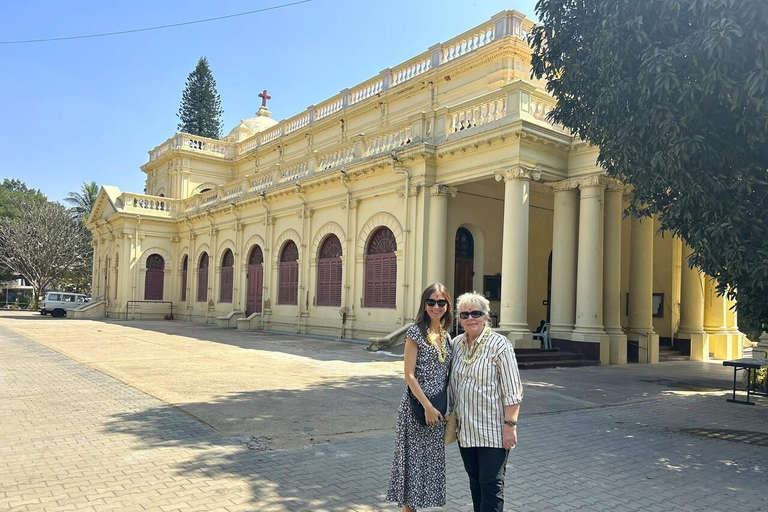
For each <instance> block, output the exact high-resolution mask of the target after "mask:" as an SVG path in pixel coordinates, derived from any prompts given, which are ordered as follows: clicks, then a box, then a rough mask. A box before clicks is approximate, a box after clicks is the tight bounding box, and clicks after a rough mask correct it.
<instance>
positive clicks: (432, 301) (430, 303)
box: [424, 299, 448, 308]
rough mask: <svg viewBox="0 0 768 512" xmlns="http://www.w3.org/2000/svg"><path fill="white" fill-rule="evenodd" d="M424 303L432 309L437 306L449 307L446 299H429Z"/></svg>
mask: <svg viewBox="0 0 768 512" xmlns="http://www.w3.org/2000/svg"><path fill="white" fill-rule="evenodd" d="M424 302H425V303H426V305H427V306H429V307H431V308H433V307H435V306H436V305H437V306H438V307H441V308H444V307H445V306H447V305H448V301H447V300H445V299H440V300H435V299H427V300H425V301H424Z"/></svg>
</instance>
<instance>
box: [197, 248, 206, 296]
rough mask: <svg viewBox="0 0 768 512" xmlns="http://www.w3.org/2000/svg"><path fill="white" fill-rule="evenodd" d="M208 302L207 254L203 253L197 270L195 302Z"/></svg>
mask: <svg viewBox="0 0 768 512" xmlns="http://www.w3.org/2000/svg"><path fill="white" fill-rule="evenodd" d="M207 300H208V254H207V253H203V255H202V256H201V257H200V264H199V265H198V269H197V302H206V301H207Z"/></svg>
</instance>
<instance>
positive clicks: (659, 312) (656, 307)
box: [651, 293, 664, 318]
mask: <svg viewBox="0 0 768 512" xmlns="http://www.w3.org/2000/svg"><path fill="white" fill-rule="evenodd" d="M651 308H652V311H653V316H654V317H655V318H664V294H663V293H654V294H653V305H652V306H651Z"/></svg>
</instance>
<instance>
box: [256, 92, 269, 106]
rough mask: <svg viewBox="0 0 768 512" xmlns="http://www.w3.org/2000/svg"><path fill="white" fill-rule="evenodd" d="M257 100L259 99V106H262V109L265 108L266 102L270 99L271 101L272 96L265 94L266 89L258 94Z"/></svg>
mask: <svg viewBox="0 0 768 512" xmlns="http://www.w3.org/2000/svg"><path fill="white" fill-rule="evenodd" d="M259 98H261V106H262V107H266V106H267V100H271V99H272V96H270V95H269V94H267V90H266V89H264V91H263V92H260V93H259Z"/></svg>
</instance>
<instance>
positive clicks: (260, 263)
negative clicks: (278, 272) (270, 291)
mask: <svg viewBox="0 0 768 512" xmlns="http://www.w3.org/2000/svg"><path fill="white" fill-rule="evenodd" d="M246 279H247V280H248V291H247V292H246V297H245V316H250V315H252V314H253V313H261V299H262V293H263V291H264V253H262V252H261V247H259V246H258V245H254V246H253V249H251V253H250V254H249V255H248V271H247V274H246Z"/></svg>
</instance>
